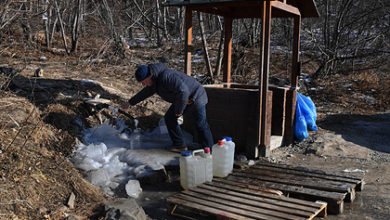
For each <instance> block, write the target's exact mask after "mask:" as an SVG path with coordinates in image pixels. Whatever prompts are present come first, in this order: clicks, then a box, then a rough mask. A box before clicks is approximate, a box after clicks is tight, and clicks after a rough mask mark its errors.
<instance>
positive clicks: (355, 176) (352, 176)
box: [257, 161, 364, 181]
mask: <svg viewBox="0 0 390 220" xmlns="http://www.w3.org/2000/svg"><path fill="white" fill-rule="evenodd" d="M257 164H261V165H264V166H269V167H277V168H284V169H288V170H295V171H304V172H306V173H313V174H321V175H327V176H332V177H341V178H348V179H352V180H357V181H362V179H363V177H364V174H349V173H345V174H339V173H328V172H325V171H322V170H314V169H308V168H305V167H293V166H291V165H287V164H277V163H270V162H265V161H258V162H257Z"/></svg>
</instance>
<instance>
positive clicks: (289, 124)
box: [284, 16, 301, 145]
mask: <svg viewBox="0 0 390 220" xmlns="http://www.w3.org/2000/svg"><path fill="white" fill-rule="evenodd" d="M300 30H301V17H300V16H295V17H294V35H293V37H294V39H293V51H292V67H291V87H292V88H293V90H290V91H288V92H287V97H286V98H287V100H286V121H285V129H286V133H285V143H284V144H285V145H289V144H292V143H293V141H294V122H295V110H296V105H297V90H296V88H297V87H298V75H299V73H298V71H299V69H300V68H299V42H300Z"/></svg>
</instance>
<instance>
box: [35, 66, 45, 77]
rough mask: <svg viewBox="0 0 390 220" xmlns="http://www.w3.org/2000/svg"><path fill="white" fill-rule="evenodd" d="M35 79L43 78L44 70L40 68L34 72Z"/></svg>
mask: <svg viewBox="0 0 390 220" xmlns="http://www.w3.org/2000/svg"><path fill="white" fill-rule="evenodd" d="M34 77H43V69H41V68H38V69H36V70H35V72H34Z"/></svg>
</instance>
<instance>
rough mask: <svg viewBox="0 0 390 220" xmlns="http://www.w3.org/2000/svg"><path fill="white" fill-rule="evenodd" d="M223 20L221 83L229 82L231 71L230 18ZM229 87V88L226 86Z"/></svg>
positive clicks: (231, 22)
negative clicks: (223, 38) (223, 43)
mask: <svg viewBox="0 0 390 220" xmlns="http://www.w3.org/2000/svg"><path fill="white" fill-rule="evenodd" d="M224 20H225V47H224V53H223V82H224V83H227V84H228V85H229V83H230V82H231V71H232V36H233V34H232V25H233V19H232V17H224ZM228 87H229V86H228Z"/></svg>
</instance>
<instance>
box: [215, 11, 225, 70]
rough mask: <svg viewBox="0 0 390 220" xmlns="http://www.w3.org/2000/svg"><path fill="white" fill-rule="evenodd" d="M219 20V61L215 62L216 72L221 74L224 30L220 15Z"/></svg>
mask: <svg viewBox="0 0 390 220" xmlns="http://www.w3.org/2000/svg"><path fill="white" fill-rule="evenodd" d="M217 21H218V27H219V30H220V31H221V37H220V38H219V46H218V56H217V63H216V64H215V74H216V75H217V76H219V75H220V74H221V67H222V59H223V56H222V47H223V39H224V32H223V27H222V22H221V18H220V17H219V16H217Z"/></svg>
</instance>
